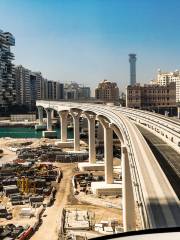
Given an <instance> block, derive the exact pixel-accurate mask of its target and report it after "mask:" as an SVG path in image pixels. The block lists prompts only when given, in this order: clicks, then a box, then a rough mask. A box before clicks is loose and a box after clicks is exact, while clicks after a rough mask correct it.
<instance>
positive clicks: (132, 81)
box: [129, 53, 136, 85]
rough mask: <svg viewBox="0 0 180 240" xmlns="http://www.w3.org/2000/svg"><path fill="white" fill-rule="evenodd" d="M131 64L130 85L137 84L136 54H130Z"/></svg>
mask: <svg viewBox="0 0 180 240" xmlns="http://www.w3.org/2000/svg"><path fill="white" fill-rule="evenodd" d="M129 63H130V85H135V84H136V54H134V53H130V54H129Z"/></svg>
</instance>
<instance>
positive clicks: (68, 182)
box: [31, 163, 122, 240]
mask: <svg viewBox="0 0 180 240" xmlns="http://www.w3.org/2000/svg"><path fill="white" fill-rule="evenodd" d="M57 165H58V167H60V168H61V169H62V170H63V179H62V181H61V183H60V185H59V190H58V192H57V195H56V200H55V202H54V205H53V206H52V207H48V208H47V209H46V210H45V212H44V214H43V216H45V217H43V218H42V220H43V222H42V225H41V226H40V227H39V229H38V231H37V232H36V233H35V234H34V235H33V236H32V238H31V239H32V240H39V239H43V240H49V239H51V240H57V239H58V229H60V227H61V224H60V219H61V212H62V209H63V208H73V209H78V210H88V211H91V212H94V213H95V223H98V222H100V221H101V220H110V219H118V221H119V223H120V224H121V223H122V212H121V210H120V209H114V208H106V207H100V206H95V205H92V204H87V203H84V202H80V201H78V200H77V199H76V198H75V197H74V196H73V188H72V176H73V175H74V174H75V170H74V169H75V168H76V167H77V165H76V164H75V163H68V164H65V163H58V164H57ZM50 236H51V237H50Z"/></svg>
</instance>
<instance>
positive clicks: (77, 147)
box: [70, 109, 82, 151]
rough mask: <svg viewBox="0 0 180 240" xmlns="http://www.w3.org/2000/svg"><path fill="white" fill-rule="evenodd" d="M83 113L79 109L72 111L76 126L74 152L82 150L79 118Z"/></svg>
mask: <svg viewBox="0 0 180 240" xmlns="http://www.w3.org/2000/svg"><path fill="white" fill-rule="evenodd" d="M81 112H82V111H81V110H78V109H76V110H74V109H70V113H71V115H72V117H73V124H74V151H79V150H80V133H79V117H80V115H81Z"/></svg>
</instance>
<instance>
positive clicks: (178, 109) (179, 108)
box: [177, 106, 180, 119]
mask: <svg viewBox="0 0 180 240" xmlns="http://www.w3.org/2000/svg"><path fill="white" fill-rule="evenodd" d="M177 118H179V119H180V106H178V107H177Z"/></svg>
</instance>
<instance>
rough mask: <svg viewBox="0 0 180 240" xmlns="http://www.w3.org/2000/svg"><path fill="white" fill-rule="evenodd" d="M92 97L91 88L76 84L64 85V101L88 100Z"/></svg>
mask: <svg viewBox="0 0 180 240" xmlns="http://www.w3.org/2000/svg"><path fill="white" fill-rule="evenodd" d="M90 96H91V91H90V87H86V86H82V85H80V84H78V83H76V82H71V83H66V84H64V99H66V100H88V99H90Z"/></svg>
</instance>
